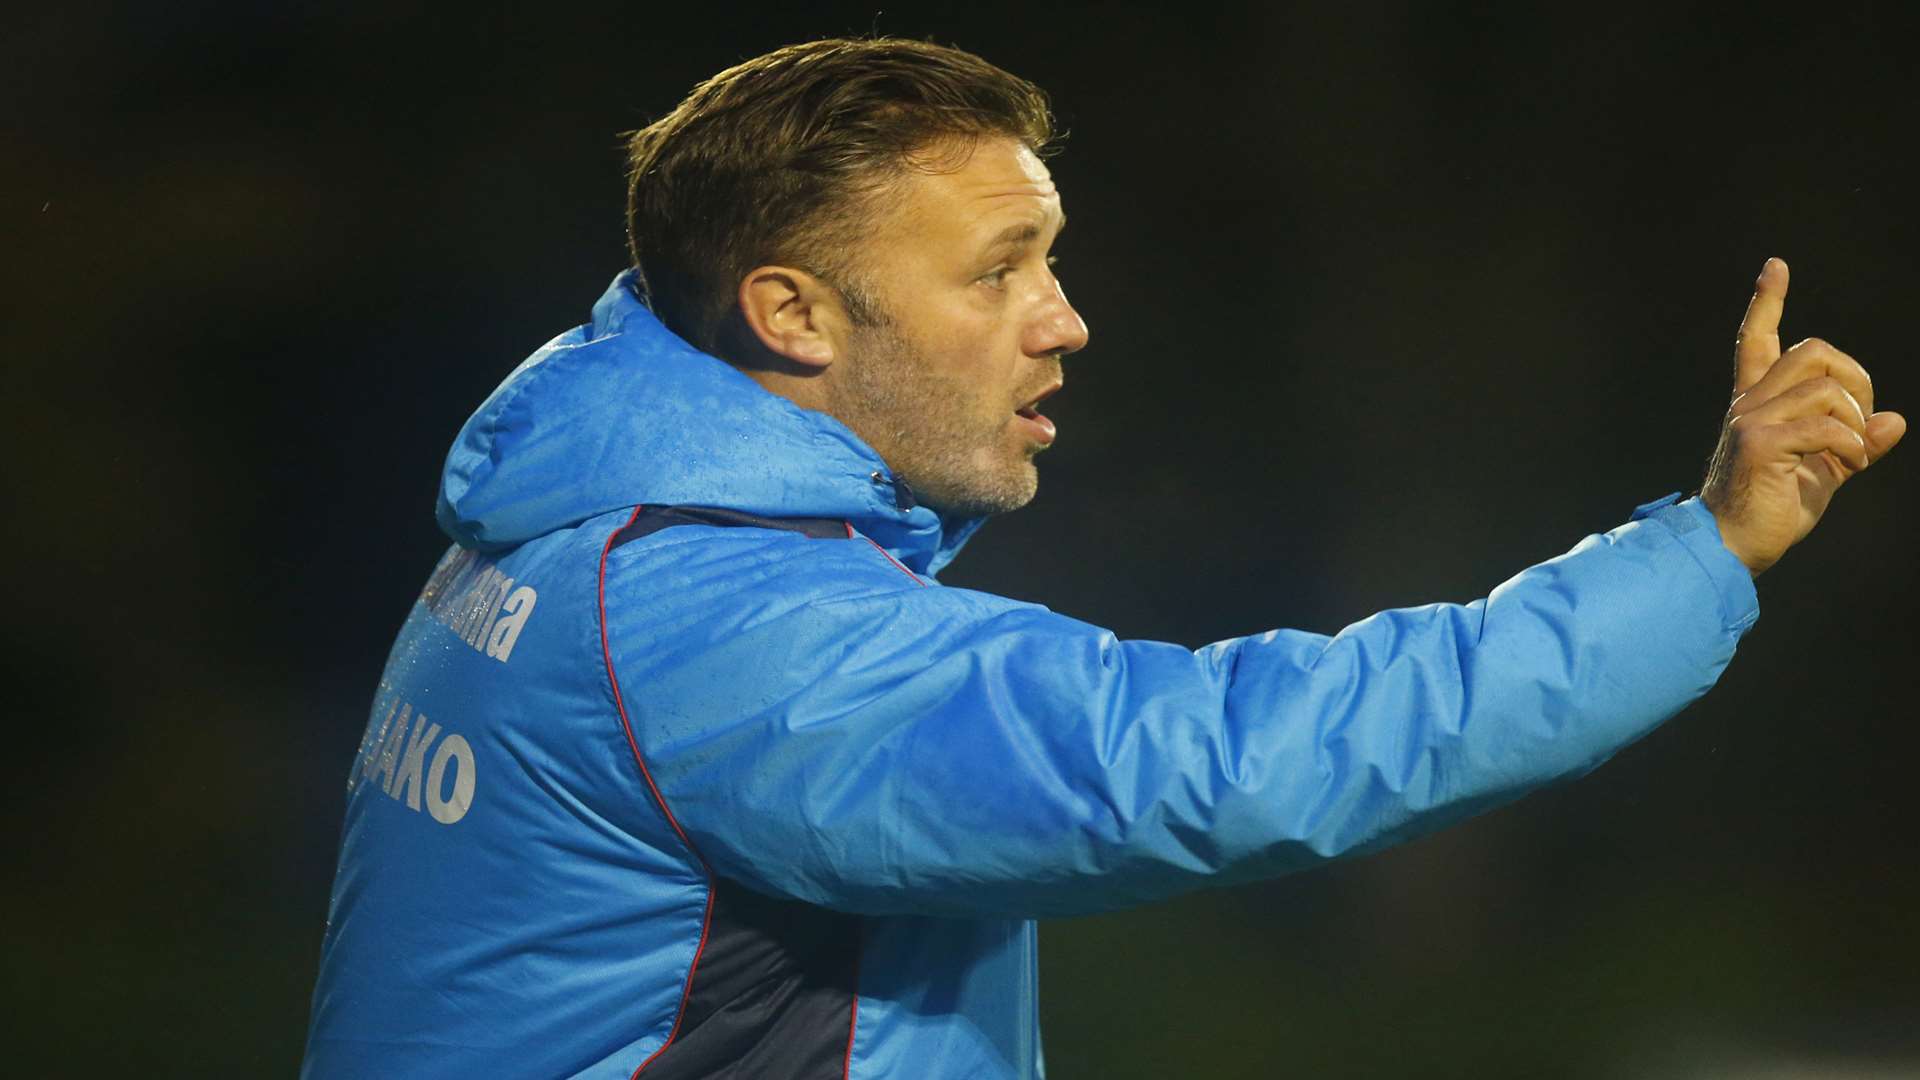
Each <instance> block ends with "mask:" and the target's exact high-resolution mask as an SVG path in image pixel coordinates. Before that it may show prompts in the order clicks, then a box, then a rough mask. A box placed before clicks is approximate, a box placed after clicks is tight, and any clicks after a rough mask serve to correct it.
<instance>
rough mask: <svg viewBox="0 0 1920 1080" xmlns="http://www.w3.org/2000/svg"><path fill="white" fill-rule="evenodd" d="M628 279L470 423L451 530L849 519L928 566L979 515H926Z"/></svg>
mask: <svg viewBox="0 0 1920 1080" xmlns="http://www.w3.org/2000/svg"><path fill="white" fill-rule="evenodd" d="M633 286H634V274H633V271H631V270H629V271H627V272H625V273H622V274H621V275H620V276H618V277H616V278H615V279H614V280H613V284H612V285H610V286H609V287H608V288H607V291H606V293H605V294H604V295H602V296H601V297H600V300H599V302H598V303H596V304H595V305H594V307H593V321H592V322H591V323H588V324H587V325H585V326H579V327H575V328H574V329H572V330H569V331H567V332H566V333H564V334H562V335H560V336H559V337H557V338H554V339H553V340H552V341H550V342H548V343H547V344H546V345H544V346H542V347H541V348H540V349H539V350H537V351H536V352H535V353H534V354H533V355H532V356H530V357H528V358H527V359H526V361H525V362H523V363H522V364H521V365H520V366H519V367H517V368H515V369H514V370H513V373H512V374H510V375H508V376H507V378H506V380H505V381H504V382H502V383H501V384H500V386H499V387H498V388H496V389H495V390H494V391H493V393H492V394H491V395H489V396H488V398H487V400H486V401H485V402H483V403H482V404H481V405H480V408H479V409H478V410H476V411H475V412H474V414H473V415H472V416H471V417H469V418H468V419H467V422H466V424H465V426H463V427H462V428H461V429H460V435H459V437H458V438H456V439H455V440H454V443H453V448H452V449H451V450H450V451H448V453H447V463H446V467H445V469H444V470H443V471H442V473H441V478H440V500H439V507H438V510H437V516H438V518H439V521H440V527H441V529H443V530H444V531H445V532H446V533H447V535H448V536H451V537H452V538H453V539H454V541H455V542H457V543H459V544H461V545H462V546H464V547H470V548H479V549H482V550H500V549H504V548H509V547H512V546H514V545H517V544H521V543H524V542H526V541H528V540H531V539H533V538H534V537H536V536H541V535H544V534H546V533H549V532H552V531H554V530H555V529H563V528H566V527H568V526H571V525H577V524H579V523H580V522H582V521H585V520H587V519H588V518H592V517H596V516H598V515H600V514H604V513H607V512H609V511H612V510H619V509H622V508H624V507H628V506H633V505H636V504H648V505H683V506H706V507H719V508H723V509H728V510H738V511H742V512H744V513H749V514H757V515H760V516H763V517H775V518H779V517H824V518H837V519H842V520H845V521H847V522H849V523H851V524H852V525H853V527H854V528H856V529H858V530H859V531H860V532H862V533H864V534H866V535H867V536H869V537H871V538H873V540H874V541H876V542H877V543H879V544H880V545H881V546H882V547H884V548H886V549H887V551H888V552H889V553H890V554H892V555H893V557H894V558H896V559H899V560H900V561H901V562H902V563H904V564H906V565H907V566H908V567H909V568H911V569H913V570H914V571H916V572H918V573H921V574H927V575H932V574H936V573H938V572H939V571H940V569H941V568H942V567H944V566H945V565H946V564H947V563H948V562H950V561H952V559H953V557H954V556H955V555H956V554H958V553H959V550H960V548H961V546H962V545H963V544H965V543H966V541H967V538H968V537H970V536H972V535H973V533H974V532H975V531H976V530H977V529H978V528H979V527H980V524H981V520H982V519H979V518H972V519H958V518H947V517H944V516H943V515H940V514H937V513H935V512H934V511H933V510H931V509H929V508H927V507H925V506H917V505H914V502H913V498H912V495H911V493H910V492H908V491H907V489H906V487H905V485H904V484H899V483H897V482H896V481H895V480H894V479H893V477H892V474H891V472H890V471H889V470H888V468H887V465H886V462H884V461H882V460H881V458H880V455H879V454H878V453H876V452H874V450H873V448H872V447H870V446H868V445H867V444H866V443H864V442H862V441H861V440H860V438H859V437H858V436H856V435H855V434H854V433H853V431H852V430H851V429H849V428H848V427H847V426H846V425H845V424H842V423H841V422H840V421H838V420H835V419H834V418H833V417H831V416H828V415H826V414H825V413H820V412H814V411H812V410H809V409H802V408H800V407H799V406H797V405H795V404H793V403H792V402H790V401H788V400H787V399H785V398H783V397H780V396H779V395H777V394H772V393H769V392H768V391H766V390H764V389H762V388H761V387H760V385H759V384H758V383H756V382H754V381H753V380H752V379H750V378H748V377H747V376H746V375H744V374H742V373H741V372H739V371H737V370H735V369H734V368H733V367H732V366H731V365H729V364H727V363H726V362H725V361H723V360H720V359H717V358H715V357H713V356H709V355H707V354H706V353H703V352H700V351H699V350H697V349H695V348H694V347H693V346H691V345H689V344H687V343H686V342H685V341H683V340H682V339H681V338H680V337H678V336H677V335H675V334H674V333H673V332H672V331H670V330H668V329H667V328H666V327H665V326H664V325H662V324H661V322H660V320H659V319H657V318H655V317H654V314H653V312H652V311H650V310H648V309H647V307H646V305H644V304H643V303H641V302H640V299H639V297H638V296H637V295H636V294H635V292H634V287H633Z"/></svg>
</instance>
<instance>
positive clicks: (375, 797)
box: [306, 40, 1906, 1078]
mask: <svg viewBox="0 0 1920 1080" xmlns="http://www.w3.org/2000/svg"><path fill="white" fill-rule="evenodd" d="M1050 136H1051V132H1050V129H1049V124H1048V119H1047V111H1046V104H1045V100H1044V98H1043V97H1042V96H1041V95H1040V93H1039V91H1038V90H1036V89H1035V88H1034V87H1033V86H1031V85H1030V84H1028V83H1026V82H1024V81H1022V80H1019V79H1017V78H1014V77H1013V76H1011V75H1008V74H1007V73H1005V72H1002V71H1000V70H998V69H996V68H994V67H992V66H991V65H988V64H986V63H985V62H984V61H982V60H980V59H978V58H977V57H973V56H971V55H969V54H966V53H963V52H959V51H956V50H951V49H945V48H940V47H936V46H932V45H926V44H921V43H917V42H909V41H895V40H862V41H821V42H813V43H809V44H806V45H800V46H794V47H791V48H787V49H782V50H779V51H777V52H774V53H771V54H769V55H767V56H763V57H760V58H757V59H755V60H751V61H748V62H746V63H744V64H741V65H739V66H738V67H735V68H733V69H731V70H729V71H727V72H723V73H722V74H720V75H718V76H716V77H714V78H713V79H712V80H709V81H708V82H707V83H705V84H703V85H701V86H700V87H698V88H696V89H695V90H694V92H693V93H692V95H691V96H689V97H688V98H687V100H686V101H684V102H682V103H681V105H680V106H679V107H678V108H677V109H676V110H675V111H674V112H673V113H672V114H670V115H669V116H667V117H666V118H664V119H662V120H660V121H659V122H657V123H656V124H654V125H652V126H650V127H648V128H647V129H645V130H643V131H641V132H639V133H637V134H636V135H635V136H634V139H633V171H632V189H631V199H630V204H629V228H630V236H631V240H632V245H633V255H634V262H635V267H634V269H633V270H630V271H628V272H627V273H625V274H622V275H621V276H620V277H619V278H617V279H616V280H615V282H614V284H613V286H612V287H611V288H610V289H609V290H608V292H607V294H606V295H605V296H603V297H602V298H601V300H600V302H599V303H598V304H597V305H596V306H595V308H594V312H593V319H592V321H591V322H590V323H589V324H587V325H586V326H582V327H580V328H577V329H575V330H572V331H569V332H568V333H566V334H563V335H561V336H560V337H558V338H556V339H554V340H553V341H552V342H551V343H549V344H548V345H547V346H545V347H544V348H542V349H541V350H539V351H538V352H536V353H535V354H534V355H533V357H532V358H530V359H529V360H528V361H527V362H526V363H525V364H523V365H521V366H520V368H519V369H517V370H516V371H515V372H514V373H513V374H512V375H510V376H509V377H508V378H507V380H506V381H505V382H504V383H503V384H502V385H501V386H500V388H499V389H498V390H496V391H495V392H494V394H493V395H492V396H491V397H490V398H489V399H488V400H487V401H486V402H485V403H484V404H483V405H482V406H481V407H480V409H479V411H478V412H476V413H475V414H474V416H473V417H472V419H471V420H469V421H468V423H467V425H466V427H465V429H464V430H463V431H462V432H461V433H460V436H459V438H458V440H457V441H456V442H455V444H454V447H453V449H452V451H451V453H450V454H449V456H448V460H447V465H446V469H445V474H444V479H443V485H442V488H441V499H440V504H439V518H440V522H441V524H442V526H443V527H444V528H445V529H446V531H447V532H448V533H449V534H450V535H451V536H452V537H453V538H454V539H455V541H456V545H455V546H454V547H453V548H452V549H451V550H450V551H449V552H448V554H447V556H446V557H445V558H444V559H443V560H442V561H441V564H440V566H439V568H438V569H437V570H436V571H435V572H434V574H433V576H432V577H431V579H430V580H429V581H428V583H427V586H426V588H425V590H424V591H423V593H422V594H421V597H420V599H419V601H418V602H417V603H416V604H415V606H414V608H413V611H412V615H411V617H410V618H409V619H408V621H407V624H406V626H405V628H404V629H403V630H402V631H401V634H400V638H399V640H398V642H397V643H396V644H395V646H394V651H393V654H392V657H391V659H390V661H389V663H388V667H387V671H386V674H385V676H384V678H383V679H382V682H381V685H380V690H379V693H378V695H377V697H376V699H375V703H374V708H373V713H372V717H371V720H370V722H369V724H368V727H367V732H366V735H365V738H364V739H363V742H362V747H361V751H360V754H359V757H358V758H357V759H356V761H355V762H354V764H353V766H352V771H351V773H350V775H349V779H348V788H349V799H348V808H347V820H346V826H345V830H344V834H343V838H342V847H341V855H340V866H339V872H338V876H337V879H336V883H335V888H334V894H333V900H332V911H331V918H330V921H329V924H328V931H327V937H326V942H325V947H324V956H323V962H322V969H321V974H320V980H319V984H318V986H317V988H316V990H315V995H314V1011H313V1022H312V1029H311V1035H310V1039H309V1044H308V1049H307V1061H306V1073H307V1075H309V1076H315V1077H322V1076H443V1075H444V1076H454V1075H462V1076H468V1075H483V1076H542V1077H546V1076H586V1077H629V1076H635V1075H645V1076H648V1077H655V1078H666V1077H718V1076H727V1077H878V1076H915V1077H922V1076H925V1077H944V1076H956V1077H957V1076H967V1077H977V1076H979V1077H984V1076H1022V1077H1030V1076H1037V1075H1040V1073H1041V1071H1042V1065H1041V1055H1040V1034H1039V1031H1038V1026H1037V1021H1036V1015H1037V1014H1036V1000H1035V973H1036V971H1037V962H1036V952H1035V932H1034V923H1033V921H1032V920H1034V919H1035V918H1036V917H1039V916H1044V915H1059V914H1068V913H1074V912H1088V911H1096V910H1104V909H1112V908H1118V907H1124V906H1127V905H1132V904H1139V903H1144V902H1147V901H1151V900H1155V899H1159V898H1163V897H1168V896H1172V895H1175V894H1178V893H1181V892H1184V891H1187V890H1191V889H1195V888H1199V887H1203V886H1207V885H1217V884H1223V883H1231V882H1235V881H1245V880H1251V879H1256V878H1262V877H1268V876H1272V875H1276V874H1280V873H1283V872H1286V871H1289V870H1294V869H1298V868H1302V867H1307V866H1312V865H1315V864H1317V863H1319V862H1322V861H1325V860H1327V859H1330V858H1333V857H1336V856H1341V855H1348V854H1354V853H1357V852H1363V851H1368V850H1373V849H1377V848H1379V847H1381V846H1384V845H1386V844H1389V843H1393V842H1395V841H1397V840H1401V839H1405V838H1407V837H1409V836H1412V835H1416V834H1418V833H1421V832H1425V831H1428V830H1431V829H1434V828H1436V827H1439V826H1441V825H1444V824H1447V823H1449V822H1452V821H1456V820H1459V819H1460V818H1462V817H1464V816H1466V815H1468V814H1471V813H1473V812H1476V811H1478V810H1482V809H1485V808H1487V807H1489V806H1493V805H1496V804H1498V803H1501V802H1504V801H1506V800H1509V799H1512V798H1514V797H1516V796H1518V795H1520V794H1522V793H1524V792H1525V791H1527V790H1530V789H1532V788H1534V787H1537V786H1539V785H1541V784H1544V783H1547V782H1549V781H1552V780H1555V779H1560V778H1564V777H1569V776H1574V775H1578V774H1580V773H1582V772H1584V771H1586V770H1588V769H1591V768H1593V767H1594V766H1596V765H1597V764H1599V763H1600V762H1601V761H1603V760H1604V759H1605V758H1607V757H1608V756H1609V755H1611V754H1612V753H1613V752H1615V751H1616V750H1618V749H1619V748H1620V747H1621V746H1623V745H1625V744H1627V743H1629V742H1631V741H1632V740H1634V739H1635V738H1638V737H1639V736H1641V735H1643V734H1645V733H1646V732H1647V731H1648V730H1650V729H1651V728H1652V727H1654V726H1655V725H1657V724H1658V723H1660V722H1661V721H1662V720H1663V719H1665V718H1666V717H1668V716H1670V715H1672V714H1673V713H1675V712H1677V711H1679V710H1680V709H1681V708H1683V707H1684V706H1685V705H1686V704H1687V703H1688V702H1690V701H1692V700H1693V699H1694V698H1696V697H1697V696H1699V695H1700V694H1701V693H1703V692H1705V690H1706V689H1707V688H1708V687H1710V686H1711V685H1712V684H1713V682H1714V681H1715V679H1716V678H1717V677H1718V675H1719V673H1720V671H1721V670H1722V669H1723V668H1724V667H1725V665H1726V663H1727V662H1728V660H1729V659H1730V658H1731V656H1732V653H1733V650H1734V647H1735V645H1736V643H1737V642H1738V640H1739V638H1740V636H1741V635H1742V634H1743V633H1744V632H1745V630H1746V629H1747V628H1748V627H1749V626H1751V625H1752V623H1753V621H1754V619H1755V618H1756V617H1757V614H1758V612H1757V602H1756V598H1755V593H1754V588H1753V582H1752V578H1753V575H1756V574H1758V573H1760V572H1761V571H1762V570H1764V569H1766V568H1767V567H1768V566H1769V565H1771V564H1772V563H1773V562H1774V560H1776V559H1778V558H1779V557H1780V555H1781V554H1782V553H1783V552H1784V551H1785V550H1786V549H1787V548H1788V547H1789V546H1791V545H1792V544H1793V543H1794V542H1796V541H1797V540H1799V539H1800V538H1801V537H1802V536H1804V535H1806V533H1807V531H1808V530H1809V529H1811V528H1812V526H1813V525H1814V523H1815V522H1817V521H1818V520H1819V518H1820V516H1821V514H1822V513H1823V512H1824V510H1825V508H1826V506H1827V502H1828V500H1829V499H1830V498H1831V496H1832V494H1833V492H1834V491H1835V490H1836V489H1837V488H1838V486H1839V485H1840V484H1841V482H1843V481H1844V480H1845V479H1846V478H1848V477H1849V476H1851V475H1852V474H1853V473H1855V472H1858V471H1860V470H1862V469H1864V468H1866V467H1867V466H1868V464H1869V463H1870V462H1872V461H1873V460H1875V459H1877V458H1878V457H1879V456H1881V455H1882V454H1884V453H1886V452H1887V451H1888V450H1889V449H1891V448H1892V447H1893V445H1894V444H1895V443H1897V442H1898V441H1899V439H1900V437H1901V435H1902V434H1904V432H1905V426H1906V425H1905V421H1904V420H1903V419H1902V418H1901V417H1900V416H1899V415H1898V414H1895V413H1891V412H1878V413H1876V412H1874V411H1873V400H1872V386H1871V384H1870V383H1869V381H1868V379H1867V376H1866V373H1865V371H1864V370H1862V369H1861V367H1860V366H1859V365H1858V364H1857V363H1855V362H1854V361H1853V360H1852V359H1850V358H1849V357H1847V356H1845V355H1844V354H1842V353H1840V352H1839V351H1837V350H1835V349H1833V348H1831V347H1830V346H1828V345H1826V344H1824V343H1822V342H1818V341H1808V342H1803V343H1802V344H1800V345H1796V346H1794V347H1793V348H1792V349H1789V350H1787V351H1785V352H1784V353H1782V352H1781V350H1780V347H1779V341H1778V338H1777V336H1776V327H1777V325H1778V321H1779V318H1780V314H1781V305H1782V302H1783V300H1784V297H1785V293H1786V285H1787V271H1786V267H1785V265H1784V264H1782V263H1779V262H1777V261H1769V262H1768V264H1767V265H1766V267H1765V269H1764V270H1763V271H1762V274H1761V276H1760V280H1759V283H1758V286H1757V289H1756V292H1755V295H1754V299H1753V302H1752V305H1751V306H1750V308H1749V310H1748V312H1747V316H1746V319H1745V322H1744V323H1743V325H1742V329H1741V334H1740V337H1739V343H1738V346H1737V372H1736V379H1735V392H1736V396H1735V398H1734V400H1733V404H1732V406H1731V408H1730V410H1729V412H1728V415H1727V418H1726V421H1725V425H1724V428H1723V437H1722V439H1721V443H1720V446H1719V448H1718V450H1717V451H1716V453H1715V455H1714V459H1713V463H1712V465H1711V467H1710V471H1709V475H1708V477H1707V479H1706V482H1705V485H1704V490H1703V492H1702V495H1701V496H1700V497H1698V498H1691V499H1686V500H1684V501H1681V500H1679V499H1678V496H1677V495H1674V496H1668V497H1667V498H1665V499H1660V500H1657V501H1655V502H1651V503H1648V504H1647V505H1645V506H1643V507H1641V508H1640V509H1639V510H1638V511H1636V512H1635V514H1634V515H1633V519H1632V520H1631V521H1630V522H1628V523H1627V524H1624V525H1621V526H1620V527H1618V528H1615V529H1613V530H1612V531H1610V532H1607V533H1605V534H1602V535H1595V536H1589V537H1587V538H1586V539H1585V540H1584V541H1582V542H1581V543H1580V544H1579V545H1578V546H1576V547H1575V548H1574V549H1573V550H1572V551H1570V552H1568V553H1567V554H1565V555H1563V556H1561V557H1559V558H1557V559H1554V560H1551V561H1549V562H1546V563H1543V564H1541V565H1539V566H1535V567H1532V568H1530V569H1527V570H1525V571H1523V572H1522V573H1520V574H1519V575H1517V576H1515V577H1514V578H1512V579H1510V580H1509V581H1507V582H1506V583H1504V584H1502V585H1501V586H1500V587H1499V588H1498V589H1496V590H1494V592H1493V593H1492V595H1490V596H1489V597H1488V598H1486V599H1484V600H1480V601H1476V602H1474V603H1472V604H1467V605H1450V604H1435V605H1428V606H1426V607H1420V608H1412V609H1406V610H1398V611H1388V612H1383V613H1381V614H1379V615H1376V616H1374V617H1372V618H1369V619H1366V620H1364V621H1362V622H1359V623H1356V624H1355V625H1353V626H1350V627H1348V628H1346V629H1345V630H1343V631H1342V632H1340V633H1339V634H1337V635H1334V636H1333V637H1326V636H1323V635H1317V634H1308V633H1302V632H1297V631H1287V630H1278V631H1274V632H1271V633H1267V634H1262V635H1258V636H1254V637H1248V638H1239V639H1234V640H1229V641H1223V642H1220V643H1218V644H1215V645H1212V646H1208V647H1207V648H1204V649H1201V650H1198V651H1197V652H1195V651H1189V650H1186V649H1182V648H1178V647H1175V646H1171V645H1166V644H1161V643H1156V642H1142V641H1120V640H1116V639H1115V637H1114V636H1113V635H1112V634H1109V633H1107V632H1105V631H1102V630H1100V629H1099V628H1097V627H1093V626H1089V625H1087V624H1084V623H1081V622H1077V621H1075V620H1073V619H1070V618H1067V617H1065V616H1061V615H1057V614H1054V613H1053V612H1050V611H1047V610H1046V609H1044V608H1040V607H1037V606H1034V605H1031V604H1024V603H1020V602H1017V601H1013V600H1008V599H1004V598H1001V597H997V596H990V595H985V594H981V593H976V592H969V591H966V590H960V589H950V588H945V587H941V586H939V585H938V583H937V582H936V581H935V580H934V575H935V574H937V573H938V571H939V570H940V569H941V567H943V566H944V565H945V564H946V563H947V562H948V561H949V560H950V559H952V558H953V556H954V555H955V553H956V552H957V551H958V550H959V548H960V546H961V545H962V544H963V543H964V542H965V541H966V539H967V538H968V536H970V535H971V534H972V533H973V531H974V530H975V528H976V527H977V526H978V525H979V522H980V520H981V519H982V518H983V517H984V516H986V515H990V514H994V513H1002V512H1005V511H1008V510H1012V509H1015V508H1017V507H1019V506H1021V505H1024V504H1025V503H1026V502H1027V501H1029V500H1030V499H1032V498H1033V496H1034V492H1035V489H1036V473H1035V468H1034V457H1035V455H1036V454H1037V453H1038V452H1039V451H1041V450H1042V449H1045V448H1046V447H1047V446H1049V445H1050V444H1051V443H1052V442H1053V441H1054V438H1055V429H1054V425H1053V424H1052V422H1051V421H1049V420H1048V419H1047V418H1046V417H1045V415H1044V414H1043V413H1042V412H1041V406H1042V405H1043V403H1044V401H1045V399H1046V398H1047V397H1048V396H1049V395H1050V394H1052V393H1054V392H1055V391H1057V390H1059V389H1060V387H1061V380H1062V364H1061V358H1062V357H1064V356H1066V355H1067V354H1069V353H1072V352H1074V351H1076V350H1078V349H1080V348H1081V347H1082V346H1084V345H1085V344H1086V342H1087V328H1086V325H1085V324H1084V323H1083V322H1082V320H1081V319H1080V317H1079V315H1078V314H1077V313H1076V312H1075V311H1074V309H1073V308H1072V306H1071V305H1070V304H1069V303H1068V302H1067V299H1066V297H1065V295H1064V294H1063V293H1062V291H1061V289H1060V284H1059V281H1058V280H1057V279H1056V278H1055V276H1054V273H1053V270H1052V268H1051V264H1050V261H1049V257H1048V250H1049V248H1050V246H1051V244H1052V243H1053V240H1054V238H1055V237H1056V236H1057V235H1058V234H1059V232H1060V230H1061V228H1062V227H1063V226H1064V225H1065V221H1066V218H1065V213H1064V210H1063V208H1062V203H1061V198H1060V193H1059V192H1058V191H1057V190H1056V189H1055V187H1054V185H1053V183H1052V181H1051V179H1050V176H1049V174H1048V172H1047V169H1046V167H1045V165H1044V164H1043V162H1042V153H1043V151H1044V150H1045V149H1046V148H1047V143H1048V140H1049V138H1050Z"/></svg>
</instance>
